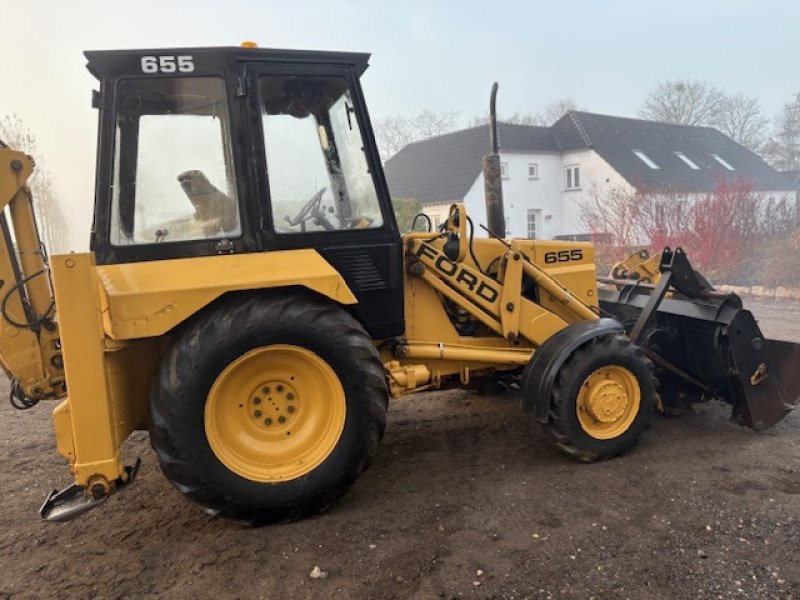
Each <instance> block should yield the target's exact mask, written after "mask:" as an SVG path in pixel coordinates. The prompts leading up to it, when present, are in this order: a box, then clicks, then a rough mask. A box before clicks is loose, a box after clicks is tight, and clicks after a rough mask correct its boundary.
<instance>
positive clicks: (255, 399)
mask: <svg viewBox="0 0 800 600" xmlns="http://www.w3.org/2000/svg"><path fill="white" fill-rule="evenodd" d="M253 404H261V398H259V397H258V396H256V397H255V398H253Z"/></svg>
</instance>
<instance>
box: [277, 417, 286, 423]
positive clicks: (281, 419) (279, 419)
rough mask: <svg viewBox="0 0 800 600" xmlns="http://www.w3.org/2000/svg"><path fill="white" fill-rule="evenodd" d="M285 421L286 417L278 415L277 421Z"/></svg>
mask: <svg viewBox="0 0 800 600" xmlns="http://www.w3.org/2000/svg"><path fill="white" fill-rule="evenodd" d="M285 422H286V417H284V416H283V415H281V416H280V417H278V423H285Z"/></svg>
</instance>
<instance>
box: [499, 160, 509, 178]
mask: <svg viewBox="0 0 800 600" xmlns="http://www.w3.org/2000/svg"><path fill="white" fill-rule="evenodd" d="M500 177H502V178H503V179H508V163H504V162H501V163H500Z"/></svg>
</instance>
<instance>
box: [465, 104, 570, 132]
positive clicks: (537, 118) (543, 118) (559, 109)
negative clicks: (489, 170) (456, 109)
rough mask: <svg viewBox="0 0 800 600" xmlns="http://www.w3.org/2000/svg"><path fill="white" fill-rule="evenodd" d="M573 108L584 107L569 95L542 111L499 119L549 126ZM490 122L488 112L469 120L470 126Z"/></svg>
mask: <svg viewBox="0 0 800 600" xmlns="http://www.w3.org/2000/svg"><path fill="white" fill-rule="evenodd" d="M571 110H584V109H583V108H582V107H580V106H578V103H577V102H576V101H575V99H574V98H571V97H569V96H567V97H565V98H561V99H560V100H556V101H555V102H551V103H550V104H547V105H545V107H544V108H543V109H542V110H540V111H537V112H527V113H521V112H515V113H514V114H512V115H505V116H499V117H498V118H497V120H498V121H501V122H503V123H512V124H514V125H538V126H540V127H549V126H550V125H552V124H553V123H555V122H556V121H558V120H559V119H560V118H561V117H563V116H564V115H565V114H567V113H568V112H569V111H571ZM488 122H489V115H488V113H487V114H485V115H484V116H482V117H472V118H471V119H470V120H469V123H468V126H469V127H478V126H480V125H486V123H488Z"/></svg>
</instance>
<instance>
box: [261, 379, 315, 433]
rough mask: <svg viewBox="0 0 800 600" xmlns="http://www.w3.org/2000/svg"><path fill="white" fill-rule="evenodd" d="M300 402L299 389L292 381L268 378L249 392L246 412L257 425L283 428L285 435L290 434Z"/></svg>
mask: <svg viewBox="0 0 800 600" xmlns="http://www.w3.org/2000/svg"><path fill="white" fill-rule="evenodd" d="M291 377H294V376H293V375H290V378H291ZM301 404H302V399H301V398H300V394H299V391H298V390H297V388H296V387H295V386H294V385H293V384H292V382H290V381H284V380H280V379H270V380H269V381H264V382H263V383H262V384H259V385H258V386H256V389H255V390H253V392H252V393H251V394H250V406H249V410H248V412H249V415H250V416H251V417H252V419H253V421H254V422H255V423H256V424H257V426H258V427H264V428H266V429H268V430H276V429H278V428H283V429H286V431H287V435H291V427H292V425H293V424H294V423H296V422H297V418H296V417H297V409H298V406H300V405H301Z"/></svg>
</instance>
